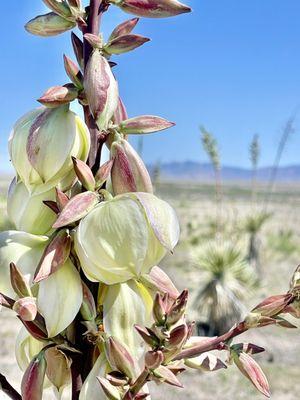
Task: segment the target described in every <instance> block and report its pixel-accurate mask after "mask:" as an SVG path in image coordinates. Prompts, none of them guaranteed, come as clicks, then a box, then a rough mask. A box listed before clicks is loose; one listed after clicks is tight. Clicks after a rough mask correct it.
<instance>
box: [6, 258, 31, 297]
mask: <svg viewBox="0 0 300 400" xmlns="http://www.w3.org/2000/svg"><path fill="white" fill-rule="evenodd" d="M10 281H11V286H12V287H13V289H14V291H15V292H16V294H17V295H18V296H19V297H28V296H32V293H31V290H30V286H29V282H28V279H26V278H25V276H24V275H23V274H22V272H21V271H20V270H19V268H18V267H17V266H16V265H15V264H14V263H13V262H12V263H10Z"/></svg>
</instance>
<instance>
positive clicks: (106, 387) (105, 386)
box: [97, 376, 122, 400]
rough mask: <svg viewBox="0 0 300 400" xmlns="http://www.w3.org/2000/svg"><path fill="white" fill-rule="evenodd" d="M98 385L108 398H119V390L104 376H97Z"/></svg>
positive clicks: (111, 399)
mask: <svg viewBox="0 0 300 400" xmlns="http://www.w3.org/2000/svg"><path fill="white" fill-rule="evenodd" d="M97 379H98V381H99V383H100V386H101V388H102V390H103V392H104V394H105V398H106V399H108V400H121V398H122V396H121V392H120V391H119V390H118V389H117V388H116V387H115V386H113V385H112V384H111V383H110V382H109V381H108V380H107V379H106V378H103V377H101V376H97Z"/></svg>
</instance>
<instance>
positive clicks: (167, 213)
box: [75, 193, 179, 285]
mask: <svg viewBox="0 0 300 400" xmlns="http://www.w3.org/2000/svg"><path fill="white" fill-rule="evenodd" d="M178 237H179V225H178V221H177V217H176V214H175V211H174V210H173V208H172V207H171V206H170V205H169V204H168V203H166V202H165V201H162V200H160V199H158V198H157V197H155V196H154V195H152V194H149V193H130V194H123V195H119V196H116V197H115V198H113V199H112V200H108V201H105V202H102V203H100V204H99V205H98V206H97V207H95V208H94V209H93V210H92V211H91V212H90V213H89V214H88V215H87V216H86V217H85V218H83V219H82V220H81V222H80V224H79V227H78V229H77V231H76V235H75V249H76V252H77V255H78V257H79V260H80V262H81V266H82V269H83V271H84V273H85V274H86V276H87V277H88V278H89V279H90V280H91V281H99V282H104V283H106V284H108V285H112V284H116V283H121V282H126V281H127V280H129V279H132V278H135V277H139V276H140V275H141V274H145V273H147V272H149V270H150V269H151V268H152V267H153V266H154V265H156V264H157V263H158V262H159V261H160V260H161V259H162V258H163V257H164V256H165V255H166V253H167V251H168V250H169V251H172V250H173V248H174V247H175V245H176V243H177V241H178Z"/></svg>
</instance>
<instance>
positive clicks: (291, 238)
mask: <svg viewBox="0 0 300 400" xmlns="http://www.w3.org/2000/svg"><path fill="white" fill-rule="evenodd" d="M5 186H6V183H2V184H1V192H0V193H1V194H0V196H1V197H0V198H1V200H2V203H1V207H2V208H1V214H0V215H1V221H0V223H1V224H3V222H2V221H5V215H4V187H5ZM213 190H214V189H213V185H197V184H188V183H186V184H182V185H175V184H164V183H160V184H158V186H157V192H158V193H159V195H160V196H161V197H163V198H164V199H166V200H168V201H169V202H170V203H171V204H172V205H173V206H174V207H175V208H176V210H177V212H178V215H179V219H180V221H181V225H182V238H181V242H180V244H179V246H178V247H177V249H176V251H175V254H174V256H170V257H168V258H167V259H165V260H164V262H163V266H164V268H165V269H166V270H167V272H168V273H169V274H170V276H171V277H172V278H173V279H174V281H175V282H176V284H177V285H178V287H179V288H180V289H183V288H185V287H187V288H189V289H190V291H191V298H193V297H194V296H195V293H196V292H197V289H198V287H199V284H200V277H199V270H198V269H197V268H196V267H195V262H194V257H193V254H194V252H195V249H198V248H199V247H201V246H202V245H204V244H205V243H207V241H208V240H209V238H210V237H211V235H212V233H211V221H212V218H213V216H214V215H215V210H214V191H213ZM263 192H264V188H263V187H261V188H260V190H259V194H258V204H259V202H260V199H262V198H263ZM250 194H251V193H250V190H249V188H248V187H247V186H246V185H242V184H240V185H238V184H236V185H225V187H224V204H223V216H224V221H223V222H224V224H223V226H224V231H225V234H224V237H226V238H230V239H231V240H233V241H234V242H236V243H239V246H240V247H241V248H242V249H244V250H245V253H246V247H247V239H246V238H245V234H244V233H243V232H242V229H241V226H242V222H243V221H244V218H245V216H247V215H249V213H251V211H252V209H251V202H250V197H251V196H250ZM269 211H270V212H272V218H271V219H270V220H269V221H268V222H267V223H266V224H265V226H264V228H263V231H262V232H261V234H260V249H261V254H262V260H261V261H262V283H261V284H260V286H259V287H258V288H257V289H255V292H254V294H252V295H251V297H248V299H247V301H246V304H245V310H247V309H248V310H249V309H251V307H253V306H254V305H255V304H256V303H257V302H258V300H260V299H262V298H263V297H264V296H267V295H270V294H276V293H277V294H278V293H281V292H284V291H285V290H286V288H287V286H288V283H289V282H288V281H289V277H290V276H291V273H292V271H293V270H294V268H295V267H296V265H297V264H298V263H299V260H300V235H299V233H300V232H299V231H300V213H299V211H300V187H295V186H293V187H292V186H281V187H280V188H278V189H277V190H276V192H275V193H274V196H273V199H272V202H271V203H270V209H269ZM0 229H3V227H2V226H1V228H0ZM191 303H192V300H191ZM191 315H192V317H193V318H195V319H197V313H196V312H195V311H193V310H191ZM17 324H18V322H17V321H16V319H15V318H13V316H12V315H11V314H10V313H8V312H7V311H2V312H1V314H0V357H1V358H0V359H1V362H0V371H1V372H2V373H4V374H6V375H7V376H8V377H9V378H10V379H11V380H12V382H13V383H14V384H16V385H18V382H19V379H20V373H19V371H18V368H17V367H16V366H15V360H14V339H15V338H14V335H15V334H14V332H16V329H15V328H16V326H17ZM299 335H300V331H298V330H283V329H281V328H270V329H269V328H268V329H263V330H260V331H256V332H250V333H249V334H246V335H245V337H243V340H244V341H245V342H247V341H252V342H253V341H254V342H255V343H256V344H258V345H261V346H263V347H266V348H267V349H268V351H267V352H266V353H264V354H262V355H260V356H259V357H257V358H258V359H259V360H260V364H261V366H262V368H263V369H264V370H265V372H266V374H267V376H268V378H269V380H270V384H271V388H272V399H273V400H279V399H285V400H293V399H296V398H297V397H298V393H299V389H300V380H299V376H300V364H299V354H300V340H299ZM230 368H231V371H221V372H214V373H205V374H203V373H200V372H191V373H189V374H187V375H186V376H184V377H183V379H182V381H183V383H184V385H185V389H184V391H181V390H178V389H174V390H173V389H172V388H171V389H170V390H168V391H167V390H166V388H163V387H162V388H160V387H159V386H158V387H153V390H152V392H153V394H154V396H153V398H154V399H159V398H162V394H163V398H164V400H171V399H172V400H179V399H183V398H184V399H189V400H200V399H203V400H204V399H205V400H213V399H214V400H215V399H220V400H221V399H222V400H229V399H230V400H233V399H234V400H240V399H249V398H251V399H260V398H262V397H261V395H259V394H257V393H256V391H255V390H254V389H253V388H252V386H251V384H250V383H249V382H248V381H246V379H244V378H243V377H242V376H241V374H240V373H239V372H237V371H235V367H234V366H232V367H230ZM45 398H46V397H45ZM47 398H49V399H51V398H52V396H49V397H47ZM91 400H92V399H91Z"/></svg>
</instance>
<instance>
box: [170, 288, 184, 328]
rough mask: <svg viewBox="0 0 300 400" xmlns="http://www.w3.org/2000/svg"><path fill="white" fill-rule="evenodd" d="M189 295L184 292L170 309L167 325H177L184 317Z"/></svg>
mask: <svg viewBox="0 0 300 400" xmlns="http://www.w3.org/2000/svg"><path fill="white" fill-rule="evenodd" d="M188 296H189V293H188V291H187V290H184V291H183V292H182V293H181V294H180V296H179V297H178V299H177V300H176V301H175V302H174V304H173V306H172V307H171V308H170V310H169V312H168V316H167V324H168V325H175V324H176V323H177V322H178V321H179V320H180V319H181V318H182V317H183V315H184V313H185V309H186V304H187V301H188Z"/></svg>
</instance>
